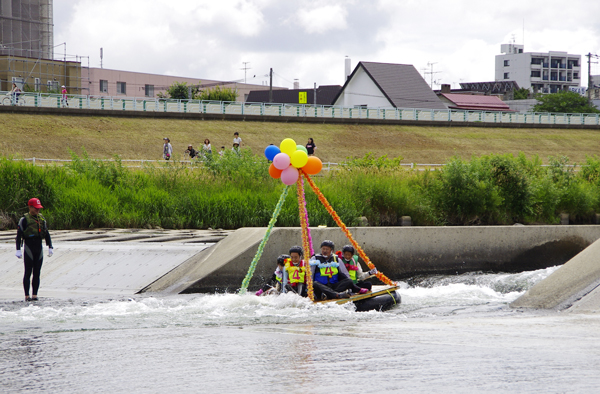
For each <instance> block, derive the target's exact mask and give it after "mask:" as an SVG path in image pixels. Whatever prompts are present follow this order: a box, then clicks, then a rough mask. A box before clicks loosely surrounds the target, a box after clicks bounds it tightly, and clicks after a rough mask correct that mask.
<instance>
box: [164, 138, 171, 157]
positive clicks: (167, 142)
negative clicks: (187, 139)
mask: <svg viewBox="0 0 600 394" xmlns="http://www.w3.org/2000/svg"><path fill="white" fill-rule="evenodd" d="M163 141H164V142H165V143H164V145H163V159H165V160H169V159H170V158H171V155H172V154H173V147H172V146H171V140H170V139H168V138H167V137H165V138H163Z"/></svg>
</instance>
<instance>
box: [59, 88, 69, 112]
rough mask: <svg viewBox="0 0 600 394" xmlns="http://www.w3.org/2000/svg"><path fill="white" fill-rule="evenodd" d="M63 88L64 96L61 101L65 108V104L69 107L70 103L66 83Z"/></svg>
mask: <svg viewBox="0 0 600 394" xmlns="http://www.w3.org/2000/svg"><path fill="white" fill-rule="evenodd" d="M61 87H62V90H61V91H60V92H61V93H62V98H61V100H60V103H61V104H62V107H63V108H64V107H65V106H66V107H68V106H69V103H68V102H67V88H66V86H65V85H63V86H61Z"/></svg>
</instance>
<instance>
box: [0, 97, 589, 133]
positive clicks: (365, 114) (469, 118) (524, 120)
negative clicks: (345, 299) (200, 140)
mask: <svg viewBox="0 0 600 394" xmlns="http://www.w3.org/2000/svg"><path fill="white" fill-rule="evenodd" d="M2 94H4V96H0V98H1V100H0V103H1V104H3V105H16V104H18V105H23V106H27V107H36V108H61V107H63V104H62V103H61V97H62V96H61V95H60V94H48V93H21V94H20V95H19V99H18V103H17V102H16V100H15V98H14V97H11V96H9V95H8V94H7V92H0V95H2ZM68 104H69V108H76V109H96V110H117V111H143V112H176V113H201V114H231V115H248V116H253V115H256V116H259V115H262V116H276V117H278V116H289V117H297V118H329V119H335V118H343V119H378V120H411V121H434V122H435V121H444V122H451V121H454V122H482V123H517V124H531V125H535V124H559V125H577V126H579V125H588V126H598V125H600V116H599V115H598V114H555V113H531V112H528V113H523V112H496V111H492V112H488V111H459V110H437V109H436V110H433V109H418V108H410V109H407V108H363V107H353V108H349V107H340V106H328V105H306V104H276V103H240V102H228V101H198V100H170V99H158V98H156V99H150V98H139V97H121V96H118V97H94V96H80V95H69V96H68Z"/></svg>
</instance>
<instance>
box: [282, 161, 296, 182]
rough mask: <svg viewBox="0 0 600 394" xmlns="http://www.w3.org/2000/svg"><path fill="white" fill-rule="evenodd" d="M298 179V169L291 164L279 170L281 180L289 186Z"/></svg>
mask: <svg viewBox="0 0 600 394" xmlns="http://www.w3.org/2000/svg"><path fill="white" fill-rule="evenodd" d="M297 180H298V170H297V169H296V168H294V167H292V166H290V167H288V168H286V169H285V170H283V171H281V182H283V184H284V185H288V186H291V185H293V184H294V183H296V181H297Z"/></svg>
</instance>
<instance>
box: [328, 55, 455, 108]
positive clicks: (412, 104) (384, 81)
mask: <svg viewBox="0 0 600 394" xmlns="http://www.w3.org/2000/svg"><path fill="white" fill-rule="evenodd" d="M359 67H362V68H363V69H364V70H365V72H366V73H367V74H368V75H369V76H370V77H371V79H372V80H373V81H374V82H375V84H376V85H377V86H378V87H379V89H380V90H381V92H382V93H383V94H384V95H385V97H386V98H387V99H388V100H389V101H390V102H391V103H392V105H393V106H394V107H396V108H426V109H447V107H446V105H445V104H444V103H443V102H442V101H441V100H440V99H439V98H438V97H437V95H436V94H435V93H434V92H433V90H431V88H430V87H429V85H428V84H427V82H425V80H424V79H423V77H422V76H421V74H419V72H418V71H417V69H416V68H415V67H414V66H413V65H412V64H393V63H374V62H359V63H358V65H357V66H356V68H355V69H354V71H353V72H352V74H351V75H350V78H348V80H347V81H346V84H345V85H344V88H345V87H346V86H347V85H348V82H349V81H350V80H351V79H352V77H353V76H354V74H355V73H356V71H357V70H358V69H359ZM342 89H343V88H342ZM338 96H339V95H338ZM336 100H337V97H336Z"/></svg>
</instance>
